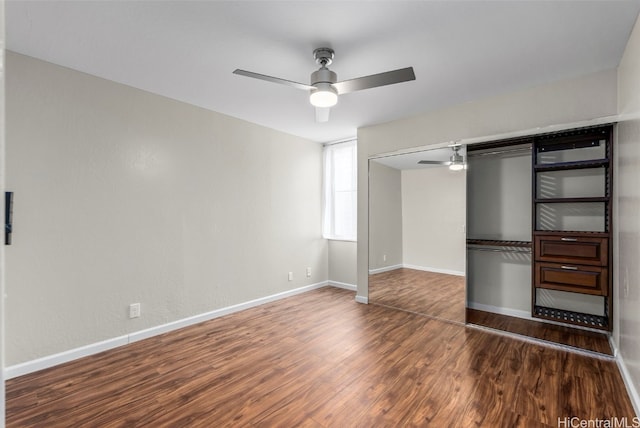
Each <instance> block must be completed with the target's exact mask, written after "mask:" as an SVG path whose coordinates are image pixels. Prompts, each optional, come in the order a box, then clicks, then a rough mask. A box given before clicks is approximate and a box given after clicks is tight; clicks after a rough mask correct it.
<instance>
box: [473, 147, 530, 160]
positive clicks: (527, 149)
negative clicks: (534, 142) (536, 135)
mask: <svg viewBox="0 0 640 428" xmlns="http://www.w3.org/2000/svg"><path fill="white" fill-rule="evenodd" d="M530 151H531V146H529V147H518V148H515V149H507V150H494V151H492V152H479V153H475V152H474V151H472V150H468V149H467V157H474V156H491V155H504V154H509V153H520V152H530Z"/></svg>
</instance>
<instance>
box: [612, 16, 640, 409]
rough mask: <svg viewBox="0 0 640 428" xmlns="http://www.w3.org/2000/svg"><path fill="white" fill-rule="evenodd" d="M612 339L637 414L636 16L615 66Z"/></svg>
mask: <svg viewBox="0 0 640 428" xmlns="http://www.w3.org/2000/svg"><path fill="white" fill-rule="evenodd" d="M618 109H619V113H620V115H621V121H620V122H619V124H618V134H617V137H618V138H617V150H616V154H617V156H616V159H617V165H616V169H615V171H616V179H615V180H614V185H615V188H614V190H615V193H616V194H617V207H615V208H617V209H616V210H615V211H616V212H617V213H618V214H617V216H616V220H617V221H616V229H617V233H616V235H615V236H614V245H616V244H617V251H616V252H615V253H614V263H615V265H616V266H615V270H614V298H615V303H614V304H615V308H614V318H615V322H614V333H615V334H614V341H615V342H616V344H617V346H618V350H619V352H620V357H621V359H622V361H623V364H622V367H623V370H625V371H626V373H627V375H628V377H630V378H631V383H632V391H633V395H634V399H635V404H636V412H639V413H640V408H639V405H640V396H639V395H638V391H639V389H640V311H638V307H639V304H640V263H638V260H640V216H639V215H638V213H639V212H640V186H639V184H640V18H639V20H638V21H637V22H636V25H635V28H634V30H633V33H632V34H631V37H630V39H629V42H628V44H627V47H626V50H625V53H624V56H623V58H622V61H621V62H620V66H619V68H618Z"/></svg>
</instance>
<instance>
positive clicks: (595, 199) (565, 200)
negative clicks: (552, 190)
mask: <svg viewBox="0 0 640 428" xmlns="http://www.w3.org/2000/svg"><path fill="white" fill-rule="evenodd" d="M610 200H611V198H609V197H608V196H596V197H586V198H536V199H534V200H533V202H535V203H536V204H559V203H567V204H568V203H580V202H609V201H610Z"/></svg>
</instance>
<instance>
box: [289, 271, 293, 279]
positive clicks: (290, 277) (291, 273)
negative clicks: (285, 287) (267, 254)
mask: <svg viewBox="0 0 640 428" xmlns="http://www.w3.org/2000/svg"><path fill="white" fill-rule="evenodd" d="M289 281H293V272H289Z"/></svg>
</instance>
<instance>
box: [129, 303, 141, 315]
mask: <svg viewBox="0 0 640 428" xmlns="http://www.w3.org/2000/svg"><path fill="white" fill-rule="evenodd" d="M139 317H140V303H132V304H130V305H129V318H139Z"/></svg>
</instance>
